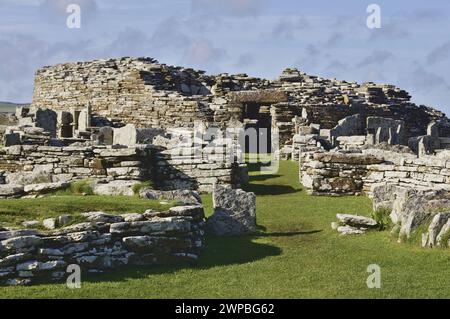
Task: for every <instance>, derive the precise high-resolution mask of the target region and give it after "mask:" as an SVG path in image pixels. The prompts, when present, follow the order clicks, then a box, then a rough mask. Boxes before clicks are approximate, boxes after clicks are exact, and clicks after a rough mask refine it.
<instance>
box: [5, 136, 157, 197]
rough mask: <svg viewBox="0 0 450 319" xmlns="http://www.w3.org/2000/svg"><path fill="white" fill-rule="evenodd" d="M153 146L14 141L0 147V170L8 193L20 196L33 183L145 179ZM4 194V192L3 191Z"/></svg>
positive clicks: (150, 170) (149, 172) (150, 173)
mask: <svg viewBox="0 0 450 319" xmlns="http://www.w3.org/2000/svg"><path fill="white" fill-rule="evenodd" d="M152 152H153V149H152V148H151V147H148V146H143V147H129V148H112V147H106V146H103V147H102V146H97V147H93V146H88V147H86V146H67V147H52V146H37V145H17V146H11V147H6V148H3V149H0V171H2V172H3V176H4V181H5V182H6V183H7V184H6V185H3V186H1V187H2V188H5V189H6V188H7V187H8V186H10V187H12V190H11V191H12V193H13V194H11V195H12V196H20V195H22V194H23V193H24V192H25V193H27V192H26V189H29V190H30V192H32V190H33V187H32V186H33V185H36V187H38V186H37V184H52V183H55V184H54V186H57V185H58V184H60V183H65V182H69V181H72V180H75V179H85V178H98V179H102V178H109V179H121V180H146V179H150V178H151V176H152V157H153V153H152ZM5 196H6V195H5Z"/></svg>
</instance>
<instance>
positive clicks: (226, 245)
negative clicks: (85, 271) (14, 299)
mask: <svg viewBox="0 0 450 319" xmlns="http://www.w3.org/2000/svg"><path fill="white" fill-rule="evenodd" d="M274 235H277V234H267V235H265V234H256V235H252V236H241V237H226V238H223V237H215V236H207V237H206V249H205V251H204V252H203V254H202V255H201V257H200V260H199V262H198V263H197V264H195V265H193V264H189V263H182V264H177V265H165V266H145V267H143V266H125V267H122V268H120V269H114V270H111V271H108V272H106V273H104V274H100V275H99V274H96V275H86V276H85V277H84V279H83V280H84V281H85V282H89V283H97V282H99V283H100V282H122V281H126V280H129V279H141V278H142V279H143V278H146V277H148V276H152V275H163V274H173V273H175V272H177V271H180V270H182V269H196V270H202V269H209V268H212V267H219V266H231V265H239V264H246V263H251V262H255V261H258V260H261V259H264V258H267V257H272V256H279V255H281V253H282V250H281V249H280V248H279V247H276V246H274V245H269V244H261V243H256V242H254V239H256V238H258V237H263V236H274ZM278 235H281V234H278ZM294 235H295V234H286V236H294Z"/></svg>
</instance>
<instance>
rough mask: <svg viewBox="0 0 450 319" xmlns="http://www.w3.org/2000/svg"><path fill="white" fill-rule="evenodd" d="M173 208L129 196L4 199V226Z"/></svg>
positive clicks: (0, 217)
mask: <svg viewBox="0 0 450 319" xmlns="http://www.w3.org/2000/svg"><path fill="white" fill-rule="evenodd" d="M171 206H173V205H172V203H169V204H168V205H161V204H159V201H154V200H147V199H139V198H137V197H126V196H116V197H109V196H74V195H70V196H49V197H43V198H37V199H8V200H0V226H1V225H4V226H20V225H21V224H22V222H24V221H28V220H44V219H46V218H50V217H58V216H60V215H64V214H71V215H74V217H75V218H74V220H78V221H79V217H81V216H80V213H84V212H96V211H102V212H106V213H111V214H124V213H143V212H145V211H146V210H147V209H154V210H159V211H162V210H167V209H168V208H169V207H171Z"/></svg>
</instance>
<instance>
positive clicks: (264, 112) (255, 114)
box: [244, 102, 272, 154]
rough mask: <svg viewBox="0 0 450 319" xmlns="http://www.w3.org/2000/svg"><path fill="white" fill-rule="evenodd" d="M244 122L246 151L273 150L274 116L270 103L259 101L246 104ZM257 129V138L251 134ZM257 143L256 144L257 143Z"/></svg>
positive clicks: (261, 152) (264, 152) (268, 151)
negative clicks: (263, 103) (271, 112)
mask: <svg viewBox="0 0 450 319" xmlns="http://www.w3.org/2000/svg"><path fill="white" fill-rule="evenodd" d="M244 124H245V129H246V132H248V134H247V136H246V138H245V152H246V153H255V152H256V153H258V154H267V153H271V152H272V116H271V115H270V105H261V104H258V103H252V102H251V103H245V104H244ZM251 129H254V131H256V140H255V138H254V135H253V134H251V132H252V130H251ZM255 144H256V145H255Z"/></svg>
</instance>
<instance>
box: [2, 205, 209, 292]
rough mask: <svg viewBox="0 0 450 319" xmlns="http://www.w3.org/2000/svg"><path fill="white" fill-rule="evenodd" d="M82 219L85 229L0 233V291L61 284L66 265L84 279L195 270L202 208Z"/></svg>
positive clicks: (88, 215) (95, 214) (200, 245)
mask: <svg viewBox="0 0 450 319" xmlns="http://www.w3.org/2000/svg"><path fill="white" fill-rule="evenodd" d="M83 215H84V216H85V217H86V218H87V221H86V222H84V223H80V224H74V225H71V226H66V227H62V228H59V229H55V230H53V231H48V232H43V231H36V230H26V229H24V230H11V231H0V285H27V284H32V283H38V282H41V281H48V280H53V281H62V280H65V278H67V276H68V275H69V274H68V273H67V272H66V269H67V267H68V265H78V266H79V267H80V268H81V270H82V273H81V275H82V276H84V275H86V274H89V273H103V272H105V271H108V270H111V269H116V268H118V267H122V266H126V265H165V264H171V263H182V262H188V263H194V264H195V263H196V261H197V259H198V257H199V255H200V253H201V251H202V250H203V245H204V242H203V234H204V231H203V228H204V212H203V207H202V206H201V205H196V206H179V207H173V208H171V209H170V210H169V211H167V212H154V211H151V210H149V211H147V212H145V213H144V214H132V215H130V214H127V215H123V216H114V215H108V214H105V213H102V212H92V213H86V214H83Z"/></svg>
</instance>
